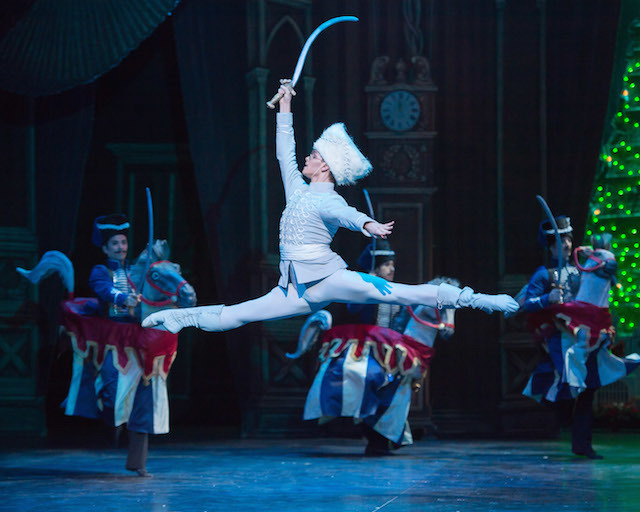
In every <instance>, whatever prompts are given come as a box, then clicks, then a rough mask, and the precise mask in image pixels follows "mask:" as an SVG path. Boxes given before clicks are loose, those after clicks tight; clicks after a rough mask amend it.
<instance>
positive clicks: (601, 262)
mask: <svg viewBox="0 0 640 512" xmlns="http://www.w3.org/2000/svg"><path fill="white" fill-rule="evenodd" d="M592 251H593V249H591V247H588V246H582V247H576V248H575V249H574V251H573V262H574V263H575V264H576V267H578V269H579V270H580V271H582V272H595V271H596V270H599V269H601V268H602V267H604V266H605V265H606V263H607V260H603V259H602V258H598V257H597V256H595V255H594V254H593V252H592ZM581 252H586V253H589V252H591V254H587V260H593V261H595V262H596V264H595V266H593V267H588V268H587V267H583V266H582V265H580V261H579V259H578V255H579V254H580V253H581Z"/></svg>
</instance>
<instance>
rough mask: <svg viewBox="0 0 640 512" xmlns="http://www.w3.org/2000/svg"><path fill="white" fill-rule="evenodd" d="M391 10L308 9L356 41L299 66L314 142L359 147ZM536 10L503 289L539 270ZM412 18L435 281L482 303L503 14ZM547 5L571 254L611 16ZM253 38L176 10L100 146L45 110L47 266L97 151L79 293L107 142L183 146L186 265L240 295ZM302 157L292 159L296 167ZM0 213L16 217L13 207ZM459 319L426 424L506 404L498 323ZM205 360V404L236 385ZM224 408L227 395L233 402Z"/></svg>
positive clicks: (238, 26) (218, 14) (455, 0)
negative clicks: (325, 133)
mask: <svg viewBox="0 0 640 512" xmlns="http://www.w3.org/2000/svg"><path fill="white" fill-rule="evenodd" d="M400 3H401V2H395V1H391V0H324V1H317V2H313V9H312V12H313V23H312V25H313V26H316V25H318V24H319V23H320V22H322V21H324V20H325V19H327V18H330V17H333V16H336V15H339V14H345V13H353V14H356V15H358V16H359V17H360V19H361V21H360V23H359V24H358V25H357V30H355V29H353V30H337V29H336V30H335V32H334V33H333V35H332V37H327V38H325V39H323V40H322V44H318V45H317V47H315V48H314V50H313V52H312V54H311V56H310V57H311V59H312V64H313V76H315V77H316V79H317V81H316V85H315V92H314V112H315V119H314V121H313V122H314V133H315V134H316V135H318V134H319V133H320V132H321V130H322V128H324V127H325V126H327V125H328V124H330V123H332V122H335V121H344V122H345V123H347V125H348V126H349V129H350V132H351V133H352V134H353V135H354V137H355V138H356V140H364V134H363V132H364V130H365V119H366V117H365V115H366V102H365V95H364V87H365V84H366V83H367V81H368V78H369V66H370V63H371V61H372V60H373V58H374V57H376V56H378V55H384V54H388V55H390V56H391V57H392V58H397V57H400V56H403V57H405V59H406V57H408V56H410V55H409V54H408V50H407V48H406V45H405V44H404V39H403V37H404V36H403V32H402V29H401V28H399V27H400V26H401V23H402V15H401V13H400V5H399V4H400ZM538 3H540V2H534V1H533V0H527V1H525V0H518V1H509V0H507V1H506V2H505V10H504V27H505V28H504V50H505V53H504V83H503V85H504V90H505V98H504V101H505V105H504V106H505V108H504V128H505V135H504V191H505V230H506V233H505V234H506V237H505V238H506V240H505V244H506V272H507V273H509V274H520V273H521V274H529V273H531V272H532V271H533V270H534V268H535V267H536V266H537V265H538V264H540V263H541V259H542V253H541V251H540V250H539V248H538V247H537V246H536V241H535V239H536V237H535V235H536V229H537V224H538V222H539V221H540V219H541V213H540V210H539V207H538V205H537V203H536V201H535V194H536V193H539V192H540V191H541V190H540V183H541V177H540V164H541V162H540V151H539V148H540V145H541V144H540V143H541V140H540V130H539V122H540V112H539V105H540V104H539V102H540V87H539V73H540V69H539V57H540V54H539V42H540V40H539V37H540V32H539V26H538V23H539V14H540V11H539V8H538V7H537V4H538ZM422 5H423V9H422V16H423V18H422V23H421V25H422V29H423V32H424V34H425V49H424V53H425V55H426V56H427V57H429V58H430V61H431V72H432V77H433V80H434V82H435V84H436V85H437V87H438V89H439V92H438V93H437V96H436V130H437V132H438V135H437V138H436V142H435V149H434V153H435V180H436V185H437V187H438V191H437V192H436V194H435V196H434V198H435V208H434V219H433V225H434V229H435V233H434V239H435V245H434V262H433V268H434V271H435V273H437V274H446V275H452V276H455V277H458V278H459V279H460V280H461V281H462V283H464V284H468V285H470V286H473V287H474V288H476V289H478V290H482V291H487V292H495V291H496V289H497V286H498V282H499V280H500V278H501V277H502V276H499V275H498V257H497V241H496V240H497V236H498V231H497V222H496V215H497V209H496V202H497V189H498V184H497V178H496V166H497V155H496V150H497V149H496V148H497V143H496V139H497V123H496V110H497V102H496V90H497V81H496V72H497V60H496V44H497V37H496V34H497V28H498V25H497V17H496V13H497V8H496V2H495V1H494V0H431V1H425V2H423V3H422ZM544 5H545V6H546V16H547V23H546V45H547V50H546V57H547V63H548V66H547V79H546V91H547V102H548V104H547V109H546V115H547V141H548V158H547V166H548V177H547V178H548V179H547V184H548V185H547V190H548V192H547V200H548V202H549V204H550V205H551V207H552V208H553V209H554V211H557V212H563V213H566V214H568V215H570V216H571V217H572V219H573V221H574V226H575V227H576V234H577V237H576V239H577V240H578V241H579V240H580V238H581V236H582V231H583V227H584V219H585V218H586V208H587V202H588V198H589V193H590V187H591V182H592V178H593V174H594V170H595V168H596V163H597V155H598V151H599V147H600V138H601V133H602V129H603V123H604V117H605V110H606V106H607V98H608V89H609V82H610V78H611V67H612V59H613V52H614V48H615V37H616V28H617V23H618V15H619V8H620V2H619V1H618V0H589V1H582V0H566V1H563V2H552V1H549V2H546V3H544ZM181 9H182V10H181ZM246 31H247V23H246V12H245V3H244V2H238V1H235V0H234V1H232V0H221V1H218V2H205V1H203V0H184V1H183V2H182V5H180V6H179V7H178V8H177V9H176V11H175V21H173V22H171V21H169V22H165V23H164V24H162V25H161V26H160V27H159V29H158V30H156V31H155V32H154V34H153V35H152V36H151V37H150V38H149V39H148V40H147V41H145V43H143V44H142V45H141V47H140V48H138V49H137V50H135V51H134V52H132V53H131V55H130V56H129V57H127V58H126V59H125V60H124V61H123V62H122V64H121V65H120V66H119V67H118V68H116V69H114V70H113V71H111V72H110V73H109V74H107V75H106V76H105V77H103V78H101V79H100V80H99V81H98V83H97V93H96V105H97V108H96V111H95V120H96V122H95V126H94V132H93V134H92V133H91V117H92V115H93V114H92V112H93V107H92V105H93V99H92V98H93V94H94V92H93V91H92V89H91V88H84V89H78V90H73V91H72V92H70V93H69V95H68V96H67V95H62V96H59V97H57V99H56V101H55V102H53V100H52V102H51V103H49V104H47V103H46V102H44V103H41V104H40V105H39V106H38V109H37V112H38V119H39V120H41V122H42V124H41V125H40V126H39V128H38V136H39V140H40V143H41V146H40V147H39V148H38V151H39V152H42V153H41V156H40V157H39V161H40V164H39V167H38V169H37V172H38V175H39V178H38V180H39V182H38V186H37V188H38V192H37V193H38V202H39V203H40V201H42V204H39V205H38V223H39V225H38V233H39V235H40V236H41V238H40V244H41V249H42V250H45V249H48V248H59V249H62V250H69V249H70V248H71V245H72V244H74V240H73V230H74V227H73V218H74V216H75V215H76V213H75V209H77V208H78V199H77V194H78V193H79V189H78V187H79V183H80V181H81V179H82V175H83V170H82V162H83V160H84V159H85V158H86V157H85V156H83V155H86V151H87V144H88V143H89V142H88V141H89V140H90V141H91V144H92V146H91V151H90V153H89V157H88V162H89V163H88V165H87V180H86V181H85V182H84V185H83V189H82V190H83V193H82V194H83V195H82V199H81V204H80V207H79V208H80V219H79V220H78V222H77V226H78V236H77V239H76V240H75V246H76V249H77V246H82V247H84V249H82V250H80V249H77V251H76V253H77V256H78V258H79V259H82V260H83V261H84V263H82V265H84V267H83V270H82V274H81V275H80V276H79V279H78V282H82V283H85V284H83V285H82V286H85V287H86V278H87V276H88V270H89V268H90V264H92V263H93V261H94V260H95V259H97V258H99V257H100V254H99V253H97V252H95V251H94V252H90V251H91V250H92V249H91V248H87V244H88V239H89V238H88V235H89V228H88V226H89V225H90V222H91V220H92V218H93V216H94V215H96V214H99V213H104V211H103V210H102V209H107V208H112V207H113V205H114V202H113V197H114V195H115V193H116V187H115V184H114V182H113V180H112V179H110V177H113V171H114V169H115V162H114V159H113V155H111V154H109V153H108V152H107V151H106V149H105V144H107V143H112V142H119V143H127V142H128V143H168V144H171V143H178V144H180V143H188V144H189V149H190V155H191V159H192V160H193V169H192V168H190V167H189V166H188V165H187V166H183V167H182V170H181V171H180V172H181V173H182V174H181V177H180V180H181V187H182V190H184V191H185V193H186V194H189V195H188V196H187V197H188V198H191V199H192V200H191V201H188V200H187V201H186V202H187V203H189V202H192V203H194V204H195V207H194V206H192V205H190V204H187V206H186V208H190V209H191V212H190V213H188V218H189V219H191V221H192V222H193V223H194V224H193V225H192V226H191V228H193V233H190V234H189V236H190V237H191V238H188V240H189V241H190V243H189V245H190V246H192V248H193V251H194V252H197V253H198V254H197V255H196V256H194V261H198V262H199V263H201V262H202V261H203V259H205V260H206V262H204V263H202V265H201V266H199V267H198V268H202V269H203V272H204V275H205V276H210V275H211V274H214V275H215V276H216V277H217V279H216V281H217V283H216V284H217V286H211V285H210V286H209V287H208V290H207V291H206V292H205V293H206V295H207V299H210V300H209V301H210V302H214V301H217V300H224V299H227V298H228V297H229V293H228V288H230V287H236V288H237V287H238V286H240V285H238V284H237V282H234V281H232V280H231V279H230V278H229V276H232V275H239V274H241V273H242V265H243V258H244V257H245V256H246V253H247V251H248V250H249V249H250V248H249V247H248V240H247V238H248V237H247V236H246V232H245V231H243V227H246V222H247V217H246V215H247V211H248V208H247V205H246V204H244V203H243V202H242V200H241V199H242V198H243V197H246V196H245V195H244V191H245V189H246V186H247V185H246V184H247V182H248V179H247V173H246V170H247V166H246V163H245V160H243V159H244V158H246V155H248V154H250V153H251V151H253V150H255V149H256V148H250V147H247V146H248V144H247V142H246V141H247V140H248V136H247V119H248V113H247V97H248V93H247V86H246V80H245V77H244V74H245V73H246V72H247V68H248V64H247V51H246V47H245V44H246V43H245V41H246ZM275 78H277V77H275ZM275 78H274V80H275ZM271 85H275V82H274V83H273V84H271ZM308 149H309V148H299V156H302V155H303V154H304V153H305V152H306V151H307V150H308ZM110 173H111V174H110ZM342 192H343V193H344V195H345V197H347V199H348V200H349V201H350V202H351V203H352V204H354V206H357V207H358V208H360V209H364V208H365V205H364V202H363V200H362V198H361V192H360V189H359V188H351V189H345V190H343V191H342ZM74 198H75V199H74ZM6 199H7V202H9V203H10V199H11V198H6ZM198 203H199V204H198ZM58 208H61V209H60V210H59V209H58ZM8 215H10V212H9V213H8ZM69 224H71V226H69ZM196 224H197V225H196ZM274 228H275V227H274ZM200 234H202V237H205V236H206V237H207V240H208V244H206V246H204V247H203V246H202V245H200V244H199V243H195V242H193V243H191V242H192V241H193V240H196V241H199V238H198V237H199V236H200ZM271 236H274V237H275V236H277V233H276V232H274V233H271ZM355 237H358V235H357V234H355V233H340V234H339V235H338V236H337V237H336V242H335V244H334V245H335V249H336V250H337V251H338V252H340V253H341V254H343V255H344V257H345V259H346V260H347V261H348V262H354V261H355V260H356V259H357V256H358V254H359V252H360V250H361V249H362V246H364V245H365V243H364V240H362V241H361V242H362V243H361V244H359V243H358V240H357V238H355ZM392 242H393V240H392ZM198 258H200V259H199V260H198ZM399 265H401V262H399ZM221 276H223V277H222V278H221ZM220 281H222V286H220ZM240 282H241V281H240ZM236 294H237V295H239V296H240V295H244V294H243V292H242V290H236ZM242 298H246V296H245V297H242ZM456 320H457V321H456V323H457V329H456V334H455V336H454V338H453V339H452V340H450V341H449V342H447V343H446V344H445V343H439V344H438V345H437V355H436V358H435V359H434V361H433V381H432V395H433V405H434V408H435V409H436V410H447V409H455V410H463V411H471V412H476V413H479V414H484V415H487V416H491V415H492V414H493V413H494V412H495V408H496V406H497V404H498V402H499V401H500V365H499V349H498V342H497V340H498V337H499V334H500V324H499V320H498V317H497V316H487V315H485V314H483V313H480V312H475V311H461V312H459V313H458V315H457V319H456ZM200 346H201V348H200V349H199V350H201V352H199V353H196V357H197V355H198V354H199V355H200V356H201V359H202V360H206V359H207V358H209V359H208V360H209V361H211V359H216V360H217V359H220V360H219V361H214V362H216V363H218V364H219V366H217V367H216V366H215V365H214V364H213V363H212V364H211V365H209V366H208V368H204V367H203V369H202V370H199V371H197V372H195V373H194V374H193V375H192V376H191V377H192V381H191V383H192V385H193V386H194V387H197V386H199V389H202V390H204V389H207V390H210V391H209V392H210V393H214V390H212V387H211V386H212V384H211V374H212V373H215V372H216V371H219V372H221V373H220V375H219V376H222V377H223V378H224V379H226V380H227V381H229V380H230V379H231V377H230V376H229V374H228V369H225V365H226V362H225V361H223V360H222V359H224V358H225V354H224V352H223V351H213V350H212V348H210V346H208V345H206V342H205V341H203V342H202V344H201V345H200ZM212 368H213V371H211V369H212ZM223 392H224V393H227V394H229V395H230V396H231V394H232V390H229V389H226V390H224V391H223ZM231 399H233V397H232V396H231ZM216 400H217V398H216V399H213V398H210V399H209V402H208V403H212V404H217V406H218V407H221V408H222V407H226V406H229V407H233V405H232V404H224V403H222V402H223V400H222V398H221V399H220V401H218V402H216ZM217 412H218V413H219V412H220V411H217ZM222 412H224V411H222ZM234 414H237V411H236V412H235V413H234ZM233 417H234V418H237V416H233ZM212 421H217V419H213V420H212Z"/></svg>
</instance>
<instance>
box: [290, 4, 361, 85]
mask: <svg viewBox="0 0 640 512" xmlns="http://www.w3.org/2000/svg"><path fill="white" fill-rule="evenodd" d="M343 21H358V18H356V17H355V16H338V17H336V18H331V19H330V20H327V21H325V22H324V23H322V24H321V25H320V26H318V28H316V29H315V30H314V31H313V32H312V33H311V35H310V36H309V37H308V38H307V41H306V42H305V43H304V46H303V47H302V51H301V52H300V56H299V57H298V62H297V63H296V68H295V70H294V71H293V76H292V77H291V87H295V86H296V84H297V83H298V79H299V78H300V75H301V74H302V68H303V67H304V61H305V60H306V58H307V54H308V53H309V49H310V48H311V45H312V44H313V41H314V40H315V39H316V37H318V34H320V32H322V31H323V30H325V29H327V28H329V27H330V26H331V25H335V24H336V23H341V22H343Z"/></svg>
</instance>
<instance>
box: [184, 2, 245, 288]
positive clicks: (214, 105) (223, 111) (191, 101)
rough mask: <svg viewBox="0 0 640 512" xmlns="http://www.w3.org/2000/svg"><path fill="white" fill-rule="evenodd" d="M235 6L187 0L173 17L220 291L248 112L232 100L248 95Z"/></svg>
mask: <svg viewBox="0 0 640 512" xmlns="http://www.w3.org/2000/svg"><path fill="white" fill-rule="evenodd" d="M236 11H237V9H236V8H234V3H233V2H228V1H224V2H210V1H209V0H189V1H188V2H184V3H183V4H182V5H181V6H180V8H179V9H177V10H176V12H175V14H174V16H173V17H172V18H173V26H174V37H175V45H176V55H177V60H178V69H179V74H180V86H181V89H182V98H183V102H184V115H185V119H186V124H187V132H188V137H189V149H190V152H191V159H192V161H193V168H194V175H195V178H196V183H197V186H198V196H199V200H200V207H201V210H202V215H203V218H204V222H205V229H206V233H207V237H208V243H209V249H210V255H211V259H212V268H213V269H214V271H215V280H216V288H217V289H218V290H221V289H222V287H223V286H224V285H223V283H222V281H221V280H222V279H223V276H222V275H221V273H220V267H221V261H225V264H224V265H223V266H225V268H226V269H227V271H229V268H230V267H229V265H231V264H232V262H229V261H228V260H229V259H230V256H231V255H233V254H234V250H235V249H234V247H232V246H229V245H227V246H225V247H224V248H221V247H220V245H219V239H220V237H223V238H224V237H225V232H228V231H231V232H232V233H231V235H235V236H237V233H233V230H234V228H235V226H236V224H237V219H236V218H235V217H234V216H233V215H232V214H229V213H228V212H226V211H225V212H224V213H223V212H221V208H222V204H223V202H225V198H227V201H226V203H227V204H228V203H234V201H233V200H232V198H231V197H230V194H229V191H228V190H227V189H228V187H229V180H232V179H233V175H234V172H233V168H230V167H234V166H230V162H229V160H230V156H229V155H230V153H231V152H232V151H233V147H234V145H237V144H239V143H240V144H242V143H244V140H245V139H244V133H245V132H244V131H243V130H242V129H238V125H244V124H245V123H246V122H245V117H244V116H245V113H244V112H243V111H234V110H233V106H234V105H237V104H238V102H237V100H235V99H232V98H235V97H237V96H239V95H243V94H245V92H244V91H245V89H244V76H242V75H239V76H237V74H238V70H239V71H241V72H244V68H243V67H242V66H238V64H237V62H236V61H237V59H238V58H242V57H243V56H244V48H238V47H237V46H236V45H235V44H233V40H234V36H232V35H230V34H229V32H230V30H233V27H234V24H235V26H236V27H237V20H236V21H233V22H232V21H231V20H230V19H229V16H234V15H237V12H236ZM240 56H242V57H240ZM234 73H235V74H234ZM236 167H237V166H236ZM235 203H236V204H240V202H237V201H236V202H235ZM245 209H246V208H245ZM221 218H224V219H225V222H221ZM229 236H230V235H229ZM232 245H233V244H232ZM227 273H229V272H227ZM227 277H228V276H227Z"/></svg>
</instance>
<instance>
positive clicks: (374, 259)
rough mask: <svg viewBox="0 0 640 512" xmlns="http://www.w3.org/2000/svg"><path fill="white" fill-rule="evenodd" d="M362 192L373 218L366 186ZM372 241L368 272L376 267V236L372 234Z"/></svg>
mask: <svg viewBox="0 0 640 512" xmlns="http://www.w3.org/2000/svg"><path fill="white" fill-rule="evenodd" d="M362 193H363V194H364V199H365V201H366V202H367V207H368V208H369V217H371V218H372V219H373V220H375V219H376V218H375V217H374V215H373V205H372V204H371V196H369V191H368V190H367V189H366V188H363V189H362ZM371 239H372V242H371V244H372V245H371V247H372V252H373V254H372V255H371V270H370V272H373V271H374V269H375V268H376V257H375V253H376V237H375V236H373V237H371Z"/></svg>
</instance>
